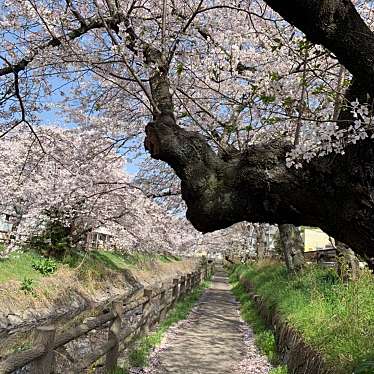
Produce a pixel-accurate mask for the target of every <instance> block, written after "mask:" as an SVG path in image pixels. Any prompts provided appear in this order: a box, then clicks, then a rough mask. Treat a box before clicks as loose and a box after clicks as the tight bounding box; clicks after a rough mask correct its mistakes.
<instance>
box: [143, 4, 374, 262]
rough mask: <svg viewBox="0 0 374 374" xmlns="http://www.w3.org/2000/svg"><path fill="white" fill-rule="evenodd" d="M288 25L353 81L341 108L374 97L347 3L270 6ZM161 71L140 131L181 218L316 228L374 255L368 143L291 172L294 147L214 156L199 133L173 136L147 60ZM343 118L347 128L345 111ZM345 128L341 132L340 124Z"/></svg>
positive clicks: (157, 57)
mask: <svg viewBox="0 0 374 374" xmlns="http://www.w3.org/2000/svg"><path fill="white" fill-rule="evenodd" d="M266 2H267V3H268V4H269V5H270V6H272V7H273V8H274V9H275V10H276V11H278V12H279V13H280V14H281V15H282V16H283V17H284V18H285V19H286V20H288V21H289V22H291V23H294V24H295V25H296V26H297V27H299V28H300V29H301V30H302V31H304V32H305V33H306V35H307V37H308V38H309V39H311V40H312V41H314V42H316V43H322V44H323V45H324V46H326V47H327V48H329V49H330V50H331V51H332V52H333V53H335V54H336V56H337V57H338V58H339V60H340V62H341V63H342V64H343V65H344V66H345V67H346V68H347V69H348V70H349V71H350V72H351V73H352V74H353V75H354V82H353V84H352V87H351V88H350V90H348V92H347V99H351V98H354V97H360V98H362V97H366V92H368V93H372V92H374V63H373V59H374V57H373V56H374V34H373V33H372V32H371V31H370V30H369V28H368V27H367V26H366V25H365V23H364V22H363V20H362V19H361V18H360V16H359V15H358V13H357V11H356V10H355V8H354V6H353V5H352V4H351V2H350V1H349V0H286V1H276V0H267V1H266ZM145 55H146V58H147V59H148V62H152V63H154V64H155V65H156V66H158V69H155V71H154V73H153V75H152V76H151V78H150V84H151V93H152V97H153V99H154V102H155V103H156V105H157V108H156V109H157V110H155V111H154V113H155V114H154V120H153V121H152V122H151V123H149V124H148V125H147V126H146V139H145V147H146V149H147V150H149V152H150V153H151V156H152V157H153V158H155V159H160V160H162V161H165V162H167V163H168V164H169V165H170V166H171V167H172V168H173V169H174V171H175V173H176V174H177V175H178V177H179V178H180V179H181V192H182V198H183V199H184V201H185V202H186V204H187V207H188V209H187V218H188V219H189V220H190V221H191V223H192V224H193V225H194V226H195V228H196V229H198V230H200V231H202V232H210V231H214V230H218V229H222V228H226V227H228V226H230V225H232V224H234V223H236V222H240V221H244V220H246V221H249V222H264V223H270V224H293V225H296V226H300V225H306V226H316V227H320V228H321V229H322V230H323V231H325V232H326V233H327V234H329V235H330V236H332V237H334V238H336V239H338V240H340V241H342V242H344V243H346V244H348V245H349V246H350V247H351V248H353V249H354V250H355V252H357V253H359V254H362V255H365V256H366V257H372V256H373V254H374V251H373V248H374V147H373V142H372V140H371V139H366V140H362V141H360V142H358V143H357V144H355V145H353V144H350V145H347V146H346V149H345V154H344V155H340V154H339V155H338V154H330V155H327V156H325V157H319V158H317V159H314V160H312V161H311V162H309V163H305V165H304V166H303V168H302V169H295V168H288V167H287V166H286V155H287V153H288V152H289V151H290V150H291V149H292V144H289V143H285V142H283V141H282V140H279V141H273V142H270V143H267V144H256V145H251V146H249V147H248V149H247V150H245V151H243V152H241V153H240V152H232V154H229V155H227V154H226V155H224V156H222V155H220V154H218V153H216V152H215V151H214V150H213V149H212V148H211V147H210V146H209V144H208V143H207V141H206V140H205V138H204V137H203V136H202V135H200V134H199V133H197V132H191V131H186V130H185V129H183V128H181V127H180V126H178V124H177V123H176V120H175V116H174V112H173V111H174V109H173V102H172V97H171V94H170V90H169V81H168V78H167V70H168V67H167V66H166V64H165V62H164V61H163V59H162V56H161V53H160V52H158V51H156V50H151V49H150V50H148V51H145ZM340 118H343V119H348V120H350V119H351V115H350V113H349V111H344V110H343V111H342V113H341V115H340ZM346 125H347V124H346Z"/></svg>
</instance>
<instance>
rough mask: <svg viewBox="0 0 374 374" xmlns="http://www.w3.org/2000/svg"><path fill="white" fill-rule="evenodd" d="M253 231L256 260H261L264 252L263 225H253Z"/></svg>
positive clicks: (264, 237)
mask: <svg viewBox="0 0 374 374" xmlns="http://www.w3.org/2000/svg"><path fill="white" fill-rule="evenodd" d="M255 232H256V257H257V260H263V259H264V258H265V254H266V236H265V227H264V226H263V225H257V226H256V227H255Z"/></svg>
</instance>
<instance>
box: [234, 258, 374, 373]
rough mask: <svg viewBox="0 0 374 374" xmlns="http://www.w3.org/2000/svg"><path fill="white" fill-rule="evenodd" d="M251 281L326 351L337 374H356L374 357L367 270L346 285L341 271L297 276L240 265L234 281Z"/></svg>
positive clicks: (372, 287) (373, 286) (371, 285)
mask: <svg viewBox="0 0 374 374" xmlns="http://www.w3.org/2000/svg"><path fill="white" fill-rule="evenodd" d="M239 276H240V277H246V278H248V279H250V280H251V282H252V283H253V284H254V286H255V289H256V293H257V294H259V295H262V296H264V297H265V299H266V301H267V303H268V305H269V306H270V307H271V308H276V309H277V311H279V312H280V313H281V314H282V315H283V317H284V318H285V319H286V320H288V321H289V322H290V324H291V325H292V326H294V327H295V328H296V329H297V330H298V331H299V332H300V333H301V334H302V335H303V336H304V339H305V340H306V342H307V343H309V344H310V345H311V346H312V347H314V348H316V349H317V350H318V351H320V352H321V353H322V354H323V356H324V358H325V360H326V362H327V364H328V365H329V366H331V367H332V368H333V370H334V373H336V374H343V373H344V374H346V373H349V374H350V373H352V371H353V370H354V368H355V367H358V366H359V365H360V364H361V363H362V362H366V361H370V360H373V357H374V345H373V337H374V298H373V294H374V281H373V277H372V275H371V274H369V272H363V273H362V275H361V276H360V278H359V279H358V280H357V281H355V282H349V283H348V284H347V283H344V282H342V280H341V279H340V278H339V276H338V275H337V273H336V272H335V270H333V269H326V268H321V267H318V266H312V267H309V268H307V269H306V270H305V271H304V272H302V273H300V274H296V275H289V274H287V270H286V268H285V267H284V266H283V265H280V264H257V265H256V264H253V265H240V266H238V267H237V268H236V269H235V271H234V272H233V274H232V278H233V279H236V280H237V279H238V277H239Z"/></svg>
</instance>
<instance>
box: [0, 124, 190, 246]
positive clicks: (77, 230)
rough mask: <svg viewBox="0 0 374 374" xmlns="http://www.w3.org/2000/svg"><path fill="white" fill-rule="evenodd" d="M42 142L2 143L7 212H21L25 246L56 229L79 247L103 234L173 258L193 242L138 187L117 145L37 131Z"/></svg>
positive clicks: (12, 137)
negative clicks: (97, 233) (174, 252)
mask: <svg viewBox="0 0 374 374" xmlns="http://www.w3.org/2000/svg"><path fill="white" fill-rule="evenodd" d="M36 136H37V138H38V139H39V140H40V142H41V143H42V144H43V148H40V147H34V146H33V145H34V143H35V141H36V138H35V137H34V136H33V135H31V136H30V135H27V134H25V133H24V132H23V131H17V130H14V131H13V132H12V133H11V134H9V136H8V137H7V138H5V139H4V140H3V141H2V142H1V143H0V146H1V148H0V155H1V157H0V160H1V161H0V177H1V180H2V182H3V183H2V184H1V187H0V194H1V197H2V200H1V205H0V207H1V206H2V207H3V208H4V209H5V208H8V209H9V207H13V209H14V211H15V212H17V214H18V216H19V222H18V225H17V232H18V234H19V235H21V236H22V238H23V239H24V240H29V239H30V237H32V236H33V235H40V234H41V233H43V231H44V230H45V229H46V227H48V225H51V224H53V223H57V224H58V225H59V227H60V228H63V229H64V233H63V234H64V235H65V236H66V237H67V238H68V239H69V242H70V243H69V244H70V245H72V246H77V245H79V244H81V245H82V244H83V243H80V242H82V240H84V239H85V237H86V234H87V233H88V232H90V231H92V230H95V229H97V228H99V227H101V226H105V227H106V228H107V229H109V230H110V232H111V233H112V234H113V238H114V240H115V243H114V244H115V245H116V247H117V248H119V249H127V250H132V249H136V248H137V249H141V250H150V249H152V250H153V251H161V252H162V251H165V250H167V251H170V250H173V249H174V248H175V246H178V245H182V244H183V242H185V241H188V240H191V238H193V237H194V236H193V235H194V234H193V232H192V230H191V228H189V226H188V225H186V223H185V222H181V220H180V219H178V218H176V217H174V216H171V215H170V214H168V213H167V212H166V211H165V209H163V208H162V207H160V206H159V205H157V204H155V203H154V202H152V200H151V199H149V198H148V197H147V196H146V195H145V194H144V192H143V191H142V190H141V189H140V188H139V187H137V186H136V185H135V184H134V183H133V182H132V181H131V179H130V177H129V176H128V175H127V174H126V173H125V171H124V163H123V158H122V157H120V155H118V154H117V153H116V152H115V151H114V150H113V147H112V143H111V142H110V141H107V140H106V141H105V140H104V139H103V138H101V137H98V136H97V134H95V133H94V132H92V131H86V132H82V131H80V130H78V131H77V130H75V129H71V130H63V129H61V128H58V127H41V128H38V129H37V133H36Z"/></svg>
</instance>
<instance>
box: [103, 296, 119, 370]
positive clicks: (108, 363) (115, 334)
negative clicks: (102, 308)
mask: <svg viewBox="0 0 374 374" xmlns="http://www.w3.org/2000/svg"><path fill="white" fill-rule="evenodd" d="M112 310H113V313H114V314H115V318H114V320H113V322H112V323H111V325H110V327H109V332H108V341H110V340H112V339H115V341H116V344H115V345H114V347H113V348H112V349H111V350H110V351H109V352H108V353H107V354H106V357H105V372H106V373H110V372H111V371H113V370H114V369H115V368H116V366H117V360H118V349H119V335H120V333H121V327H122V316H123V303H122V301H113V303H112Z"/></svg>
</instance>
